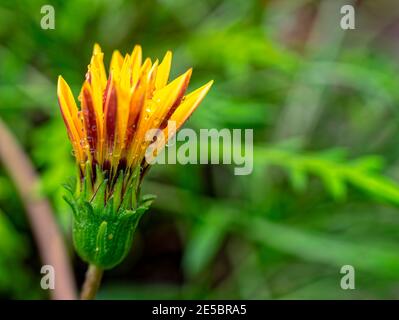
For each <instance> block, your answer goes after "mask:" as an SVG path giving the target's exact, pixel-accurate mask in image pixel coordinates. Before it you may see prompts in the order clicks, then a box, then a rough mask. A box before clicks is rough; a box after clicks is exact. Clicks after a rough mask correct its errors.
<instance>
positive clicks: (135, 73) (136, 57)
mask: <svg viewBox="0 0 399 320" xmlns="http://www.w3.org/2000/svg"><path fill="white" fill-rule="evenodd" d="M141 62H142V50H141V47H140V46H139V45H136V46H134V49H133V52H132V85H135V84H136V82H137V80H138V79H139V77H140V70H141ZM150 63H151V60H150Z"/></svg>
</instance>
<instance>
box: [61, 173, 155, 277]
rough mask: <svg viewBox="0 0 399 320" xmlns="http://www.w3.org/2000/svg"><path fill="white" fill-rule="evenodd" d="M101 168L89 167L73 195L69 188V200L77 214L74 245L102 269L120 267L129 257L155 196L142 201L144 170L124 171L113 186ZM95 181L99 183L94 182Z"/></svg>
mask: <svg viewBox="0 0 399 320" xmlns="http://www.w3.org/2000/svg"><path fill="white" fill-rule="evenodd" d="M106 176H107V174H105V172H102V171H101V170H100V169H99V168H98V167H97V168H96V173H95V174H94V175H93V172H92V171H91V169H90V166H89V165H87V167H86V174H85V176H84V178H82V180H81V183H80V184H79V185H78V188H77V189H78V190H77V191H76V192H73V189H72V187H71V186H66V188H67V190H68V196H66V197H65V200H66V201H67V202H68V203H69V205H70V206H71V207H72V211H73V229H72V234H73V242H74V245H75V248H76V251H77V252H78V254H79V256H80V257H81V258H82V259H83V260H84V261H86V262H88V263H90V264H94V265H96V266H97V267H100V268H102V269H110V268H112V267H114V266H116V265H117V264H119V263H120V262H121V261H122V260H123V259H124V258H125V257H126V255H127V254H128V252H129V250H130V248H131V245H132V240H133V235H134V232H135V230H136V227H137V224H138V222H139V221H140V218H141V217H142V215H143V214H144V212H145V211H146V210H147V209H148V208H149V206H150V205H151V203H152V201H153V200H154V196H152V195H146V196H143V197H142V198H141V199H140V200H139V201H138V200H137V197H138V196H137V195H138V193H139V181H140V170H136V171H135V172H133V174H132V173H130V174H124V172H123V171H120V173H119V174H118V175H117V177H115V178H114V179H115V182H114V183H110V182H109V180H108V179H107V178H105V177H106ZM93 181H95V182H93Z"/></svg>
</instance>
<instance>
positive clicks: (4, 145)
mask: <svg viewBox="0 0 399 320" xmlns="http://www.w3.org/2000/svg"><path fill="white" fill-rule="evenodd" d="M0 161H1V162H2V163H3V165H4V167H5V168H6V170H7V172H8V174H9V175H10V177H11V178H12V180H13V182H14V183H15V186H16V188H17V190H18V192H19V194H20V196H21V199H22V202H23V204H24V207H25V209H26V213H27V215H28V220H29V223H30V225H31V228H32V232H33V236H34V238H35V240H36V243H37V247H38V250H39V252H40V256H41V259H42V262H43V263H44V264H46V265H51V266H53V268H54V270H55V288H54V290H50V294H51V298H52V299H57V300H58V299H65V300H71V299H76V288H75V279H74V276H73V272H72V268H71V265H70V261H69V258H68V255H67V250H66V248H65V244H64V240H63V238H62V236H61V233H60V231H59V228H58V226H57V223H56V221H55V219H54V214H53V212H52V209H51V206H50V204H49V202H48V201H47V200H46V199H44V198H39V197H38V195H37V194H35V187H36V186H37V185H38V183H39V178H38V176H37V173H36V172H35V169H34V167H33V165H32V163H31V162H30V160H29V158H28V157H27V156H26V154H25V153H24V151H23V150H22V148H21V147H20V145H19V144H18V142H17V140H16V139H15V138H14V136H13V135H12V133H11V132H10V131H9V130H8V128H7V126H6V125H5V124H4V122H3V121H2V120H1V119H0Z"/></svg>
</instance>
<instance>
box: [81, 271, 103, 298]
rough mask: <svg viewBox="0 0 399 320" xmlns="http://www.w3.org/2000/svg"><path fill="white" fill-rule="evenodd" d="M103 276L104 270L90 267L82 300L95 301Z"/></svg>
mask: <svg viewBox="0 0 399 320" xmlns="http://www.w3.org/2000/svg"><path fill="white" fill-rule="evenodd" d="M102 276H103V270H102V269H100V268H98V267H97V266H95V265H94V264H91V265H89V268H88V269H87V272H86V279H85V282H84V283H83V287H82V292H81V294H80V299H81V300H93V299H94V298H95V297H96V293H97V290H98V288H99V287H100V283H101V278H102Z"/></svg>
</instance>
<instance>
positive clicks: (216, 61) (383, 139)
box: [0, 0, 399, 299]
mask: <svg viewBox="0 0 399 320" xmlns="http://www.w3.org/2000/svg"><path fill="white" fill-rule="evenodd" d="M46 4H50V5H52V6H53V7H54V9H55V29H54V30H43V29H42V28H41V27H40V20H41V19H42V17H43V14H41V13H40V10H41V7H42V6H43V5H46ZM344 4H352V5H353V6H354V7H355V12H356V20H355V21H356V29H354V30H346V31H344V30H342V29H341V28H340V20H341V18H342V16H343V15H342V14H341V13H340V8H341V6H342V5H344ZM398 35H399V5H398V3H397V1H395V0H389V1H388V0H383V1H378V2H377V1H371V0H370V1H366V0H365V1H360V0H359V1H350V0H347V1H341V0H337V1H330V0H326V1H321V0H320V1H317V0H314V1H313V0H275V1H271V0H270V1H267V0H251V1H249V0H245V1H244V0H206V1H186V0H148V1H125V0H115V1H105V0H103V1H88V0H79V1H78V0H69V1H61V0H60V1H39V0H30V1H10V0H2V1H1V4H0V119H1V120H2V121H3V122H4V123H5V124H6V125H7V127H8V128H9V130H10V131H11V132H12V134H13V135H15V137H16V139H17V141H18V142H19V144H20V145H21V147H22V148H23V150H24V152H25V153H26V155H27V157H28V158H29V159H30V161H31V162H32V163H33V165H34V168H35V170H36V171H37V174H38V176H39V183H38V184H37V186H36V189H37V195H36V196H41V197H45V198H47V199H48V200H49V201H50V203H51V207H52V209H53V211H54V214H55V215H56V219H57V222H58V224H59V226H60V230H61V231H62V233H63V237H64V238H65V241H66V243H67V246H68V252H69V254H70V257H71V263H72V265H73V269H74V271H75V274H76V283H77V285H78V286H80V285H81V283H82V281H83V278H84V273H85V270H86V266H85V264H84V263H83V262H82V261H81V260H80V259H79V258H78V257H77V256H76V255H75V253H74V251H73V248H72V242H71V232H70V227H71V212H70V210H69V207H68V206H67V204H66V203H65V202H64V200H63V199H62V196H63V195H64V193H65V190H64V189H63V187H62V186H61V185H62V184H63V183H65V182H67V180H68V178H69V177H70V176H73V175H74V174H75V171H74V160H73V157H72V155H71V146H70V143H69V141H68V139H67V135H66V130H65V128H64V124H63V122H62V119H61V116H60V112H59V107H58V104H57V97H56V80H57V76H58V75H59V74H62V75H63V76H64V78H65V79H66V80H67V81H68V83H69V84H70V85H71V87H72V90H73V92H74V94H75V96H77V95H78V93H79V90H80V86H81V84H82V82H83V79H84V74H85V72H86V69H87V64H88V63H89V60H90V56H91V51H92V46H93V44H94V43H95V42H98V43H100V44H101V46H102V48H103V50H104V52H105V61H106V62H107V61H109V59H110V57H111V53H112V50H113V49H119V50H120V51H121V52H122V53H126V52H130V51H131V50H132V48H133V46H134V44H136V43H138V44H141V45H142V47H143V50H144V55H145V56H149V57H151V58H162V57H163V55H164V53H165V52H166V50H168V49H170V50H172V51H173V53H174V60H173V66H172V78H174V77H176V76H177V75H179V74H181V73H182V72H183V71H185V70H186V69H188V68H189V67H191V66H192V67H193V68H194V72H193V77H192V82H191V84H190V88H189V89H191V90H192V89H194V88H197V87H199V86H200V85H202V84H203V83H205V82H207V81H208V80H211V79H214V80H215V84H214V86H213V88H212V89H211V91H210V93H209V94H208V96H207V97H206V99H205V100H204V102H203V103H202V104H201V106H200V107H199V108H198V110H197V111H196V112H195V113H194V115H193V116H192V117H191V119H190V121H188V122H187V124H186V127H190V128H194V129H196V130H199V129H200V128H205V129H206V128H209V129H210V128H218V129H221V128H230V129H233V128H241V129H245V128H252V129H253V130H254V170H253V172H252V174H250V175H248V176H235V175H234V171H233V169H234V166H229V165H184V166H182V165H178V164H177V165H157V166H155V167H153V168H152V169H151V171H150V174H149V175H148V176H147V178H146V180H145V182H144V186H143V188H144V193H152V194H156V195H157V196H158V198H157V200H156V201H155V203H154V205H153V207H152V208H151V210H150V211H149V212H148V213H146V215H145V216H144V218H143V220H142V221H141V222H140V225H139V228H138V231H137V233H136V235H135V239H134V244H133V248H132V250H131V253H130V255H129V256H128V257H127V259H126V260H125V261H124V262H123V263H122V264H121V265H119V266H118V267H116V268H115V269H113V270H110V271H107V272H106V273H105V275H104V279H103V283H102V286H101V289H100V292H99V298H102V299H121V298H122V299H145V298H155V299H163V298H169V299H191V298H197V299H205V298H209V299H211V298H212V299H219V298H225V299H305V298H306V299H316V298H317V299H370V298H376V299H383V298H388V299H396V298H399V208H398V207H399V147H398V143H399V90H398V89H399V73H398V69H399V63H398V61H399V39H398ZM189 91H190V90H189ZM0 138H1V137H0ZM3 149H4V148H3ZM42 228H43V229H44V230H46V225H43V226H42ZM0 239H1V241H0V297H1V298H6V299H47V298H48V297H49V296H48V291H44V290H42V289H41V287H40V279H41V276H42V275H41V274H40V268H41V266H42V264H43V263H42V261H41V259H40V257H39V252H38V248H37V245H36V244H35V241H34V239H33V236H32V231H31V228H30V225H29V222H28V219H27V214H26V210H25V209H24V206H23V202H22V198H21V196H20V194H19V192H18V189H17V188H16V186H15V181H13V179H12V178H11V175H10V172H8V171H7V170H6V168H5V167H4V166H3V164H1V163H0ZM344 265H352V266H353V267H354V268H355V271H356V273H355V275H356V278H355V279H356V281H355V284H356V289H355V290H343V289H341V287H340V281H341V278H342V276H343V274H340V270H341V267H342V266H344Z"/></svg>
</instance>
